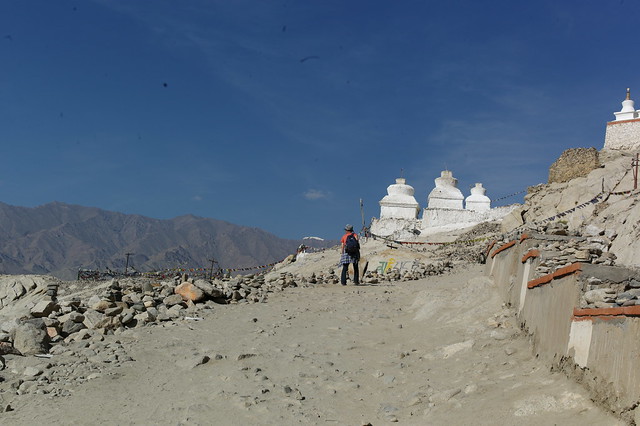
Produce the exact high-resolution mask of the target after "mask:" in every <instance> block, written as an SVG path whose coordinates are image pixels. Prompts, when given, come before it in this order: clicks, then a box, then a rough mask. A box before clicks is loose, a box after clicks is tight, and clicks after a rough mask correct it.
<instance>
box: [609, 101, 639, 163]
mask: <svg viewBox="0 0 640 426" xmlns="http://www.w3.org/2000/svg"><path fill="white" fill-rule="evenodd" d="M613 115H615V117H616V119H615V120H614V121H610V122H608V123H607V130H606V133H605V137H604V149H615V150H625V151H632V150H637V149H640V111H639V110H636V108H635V103H634V102H633V100H632V99H631V93H630V90H629V89H627V96H626V98H625V100H624V101H622V109H621V110H620V111H618V112H614V113H613Z"/></svg>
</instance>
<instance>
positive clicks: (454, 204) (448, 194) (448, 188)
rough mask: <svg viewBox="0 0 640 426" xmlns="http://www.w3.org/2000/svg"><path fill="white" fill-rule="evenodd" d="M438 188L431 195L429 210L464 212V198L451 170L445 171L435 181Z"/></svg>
mask: <svg viewBox="0 0 640 426" xmlns="http://www.w3.org/2000/svg"><path fill="white" fill-rule="evenodd" d="M435 182H436V187H435V188H433V190H432V191H431V192H430V193H429V197H428V198H427V200H428V208H430V209H455V210H462V201H463V200H464V196H463V195H462V192H461V191H460V190H459V189H458V179H456V178H454V177H453V173H451V171H450V170H443V171H442V172H441V173H440V177H439V178H436V179H435Z"/></svg>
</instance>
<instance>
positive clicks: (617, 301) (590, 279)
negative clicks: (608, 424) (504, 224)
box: [486, 228, 640, 424]
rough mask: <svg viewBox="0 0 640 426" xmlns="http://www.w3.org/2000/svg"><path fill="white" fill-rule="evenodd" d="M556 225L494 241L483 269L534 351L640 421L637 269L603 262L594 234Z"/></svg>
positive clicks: (623, 414) (601, 399) (596, 396)
mask: <svg viewBox="0 0 640 426" xmlns="http://www.w3.org/2000/svg"><path fill="white" fill-rule="evenodd" d="M557 230H558V229H557V228H552V229H547V231H548V232H547V234H545V235H541V234H532V235H531V236H527V235H522V236H521V237H520V238H517V237H516V238H515V239H513V240H511V241H509V242H506V241H504V240H503V241H502V242H496V243H494V244H492V245H491V246H490V247H489V248H488V253H490V256H489V259H487V269H486V273H487V275H489V276H490V277H491V278H492V280H493V281H494V282H495V283H496V284H497V286H498V288H499V289H500V293H501V294H502V297H503V298H504V300H505V302H506V303H508V304H509V305H510V306H512V307H513V308H514V310H515V312H516V315H517V316H518V319H519V322H520V325H521V326H522V328H523V329H524V330H526V331H527V332H528V333H529V334H530V335H531V341H532V343H533V350H534V352H535V353H536V355H537V356H540V357H541V358H542V359H546V360H547V361H548V362H549V363H550V364H551V365H553V368H556V369H562V370H563V371H565V372H566V373H567V374H569V375H571V376H572V377H573V378H575V379H576V380H577V381H578V382H581V383H582V384H583V385H584V386H585V387H587V388H588V389H589V390H590V391H591V392H592V396H593V398H594V399H595V400H597V401H598V402H600V403H602V404H603V405H605V406H606V407H607V408H609V409H610V410H612V411H613V412H614V413H616V414H617V415H619V416H620V417H621V418H622V419H624V420H625V421H627V422H629V423H630V424H633V422H634V421H635V422H636V423H635V424H640V423H639V421H640V408H638V409H636V407H638V405H639V402H640V370H639V369H638V368H637V354H638V351H639V350H640V300H638V299H637V297H638V295H640V291H636V288H640V272H639V271H635V270H630V269H626V268H619V267H615V266H608V265H607V264H608V263H610V262H609V260H610V259H609V258H608V257H606V256H603V254H605V253H606V252H602V251H601V250H600V249H599V244H600V242H599V241H596V240H593V239H590V237H588V236H576V235H573V236H571V235H559V234H558V233H557ZM549 232H551V234H549ZM583 252H584V253H583ZM583 254H585V255H584V256H583ZM586 254H589V256H586ZM602 263H605V264H602ZM545 265H546V266H545ZM551 265H553V268H549V266H551ZM541 274H545V275H541ZM636 293H638V294H636ZM596 296H598V297H600V298H599V299H598V300H591V299H594V298H596ZM585 299H587V300H585ZM632 302H633V303H632ZM636 303H639V304H638V305H636Z"/></svg>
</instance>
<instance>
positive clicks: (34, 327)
mask: <svg viewBox="0 0 640 426" xmlns="http://www.w3.org/2000/svg"><path fill="white" fill-rule="evenodd" d="M13 347H14V348H16V349H17V350H18V351H20V353H22V354H23V355H35V354H42V353H47V352H48V351H49V335H48V334H47V330H46V327H45V325H44V322H42V321H26V322H24V323H22V324H20V325H19V326H17V327H16V328H15V330H14V331H13Z"/></svg>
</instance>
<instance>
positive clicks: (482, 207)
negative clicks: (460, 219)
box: [465, 183, 491, 212]
mask: <svg viewBox="0 0 640 426" xmlns="http://www.w3.org/2000/svg"><path fill="white" fill-rule="evenodd" d="M486 192H487V190H486V188H484V187H483V186H482V184H481V183H476V186H474V187H473V188H471V195H469V196H468V197H467V198H466V199H465V206H466V209H467V210H473V211H476V212H480V211H487V210H490V209H491V199H490V198H489V197H487V196H486V195H485V193H486Z"/></svg>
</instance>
